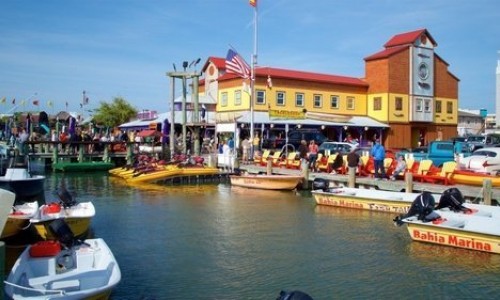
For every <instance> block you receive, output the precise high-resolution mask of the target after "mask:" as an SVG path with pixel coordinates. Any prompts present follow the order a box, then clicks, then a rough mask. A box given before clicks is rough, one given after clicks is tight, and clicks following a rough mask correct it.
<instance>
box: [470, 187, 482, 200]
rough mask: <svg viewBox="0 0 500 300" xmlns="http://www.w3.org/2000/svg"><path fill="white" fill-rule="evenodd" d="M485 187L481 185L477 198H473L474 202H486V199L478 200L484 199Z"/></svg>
mask: <svg viewBox="0 0 500 300" xmlns="http://www.w3.org/2000/svg"><path fill="white" fill-rule="evenodd" d="M483 189H484V187H481V189H480V190H479V193H478V194H477V196H476V198H474V199H472V203H476V204H481V203H484V200H483V201H479V200H478V199H483V192H484V191H483ZM476 200H477V201H476Z"/></svg>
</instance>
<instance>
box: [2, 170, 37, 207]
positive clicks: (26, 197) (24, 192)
mask: <svg viewBox="0 0 500 300" xmlns="http://www.w3.org/2000/svg"><path fill="white" fill-rule="evenodd" d="M44 183H45V176H43V175H33V174H31V173H30V172H29V171H28V168H7V171H6V172H5V176H0V189H4V190H8V191H11V192H13V193H14V194H16V203H22V202H30V201H31V200H33V199H34V198H36V200H37V201H38V202H39V204H42V203H43V202H45V198H44V195H45V194H44Z"/></svg>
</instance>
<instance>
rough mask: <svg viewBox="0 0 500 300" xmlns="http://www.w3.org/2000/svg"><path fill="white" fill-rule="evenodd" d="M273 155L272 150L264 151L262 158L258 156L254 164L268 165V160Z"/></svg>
mask: <svg viewBox="0 0 500 300" xmlns="http://www.w3.org/2000/svg"><path fill="white" fill-rule="evenodd" d="M270 154H271V150H264V153H262V156H256V157H255V158H254V163H256V164H258V165H262V163H267V158H268V157H269V155H270Z"/></svg>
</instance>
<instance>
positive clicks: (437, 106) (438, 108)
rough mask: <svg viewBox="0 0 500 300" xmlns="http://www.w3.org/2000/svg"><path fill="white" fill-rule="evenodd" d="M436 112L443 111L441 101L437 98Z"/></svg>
mask: <svg viewBox="0 0 500 300" xmlns="http://www.w3.org/2000/svg"><path fill="white" fill-rule="evenodd" d="M436 113H437V114H440V113H441V101H439V100H436Z"/></svg>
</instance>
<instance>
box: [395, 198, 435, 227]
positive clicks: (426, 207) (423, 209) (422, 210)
mask: <svg viewBox="0 0 500 300" xmlns="http://www.w3.org/2000/svg"><path fill="white" fill-rule="evenodd" d="M435 205H436V201H435V200H434V196H432V194H431V193H430V192H428V191H424V192H422V193H421V194H420V195H418V196H417V198H415V200H413V203H412V204H411V206H410V210H408V213H406V214H405V215H399V216H397V217H396V218H394V219H393V221H394V222H395V223H396V225H398V226H401V225H403V224H404V223H403V222H402V221H401V220H402V219H405V218H408V217H412V216H417V219H418V220H421V221H424V222H430V221H432V220H435V219H437V218H439V215H438V214H437V213H435V212H434V206H435Z"/></svg>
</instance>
